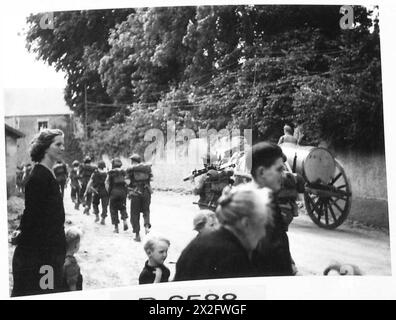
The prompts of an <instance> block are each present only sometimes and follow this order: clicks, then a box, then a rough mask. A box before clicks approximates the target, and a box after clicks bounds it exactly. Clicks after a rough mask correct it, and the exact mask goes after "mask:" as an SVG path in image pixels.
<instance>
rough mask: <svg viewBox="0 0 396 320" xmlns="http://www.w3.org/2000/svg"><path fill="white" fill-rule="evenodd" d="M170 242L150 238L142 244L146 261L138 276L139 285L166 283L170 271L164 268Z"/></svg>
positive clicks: (161, 238) (159, 238)
mask: <svg viewBox="0 0 396 320" xmlns="http://www.w3.org/2000/svg"><path fill="white" fill-rule="evenodd" d="M169 246H170V241H169V240H168V239H166V238H163V237H150V238H149V239H148V240H147V241H146V243H145V244H144V247H143V248H144V251H146V254H147V257H148V260H147V261H146V263H145V265H144V268H143V270H142V272H141V273H140V276H139V284H147V283H158V282H168V280H169V276H170V271H169V269H168V268H167V267H165V266H164V261H165V259H166V257H167V256H168V249H169Z"/></svg>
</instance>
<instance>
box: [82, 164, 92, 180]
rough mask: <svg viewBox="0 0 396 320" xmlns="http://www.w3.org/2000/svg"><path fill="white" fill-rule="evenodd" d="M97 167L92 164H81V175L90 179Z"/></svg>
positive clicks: (85, 178)
mask: <svg viewBox="0 0 396 320" xmlns="http://www.w3.org/2000/svg"><path fill="white" fill-rule="evenodd" d="M95 169H96V167H95V166H93V165H91V164H83V165H82V166H81V172H80V174H81V177H82V178H83V180H86V181H87V180H89V178H90V177H91V175H92V173H93V172H94V171H95Z"/></svg>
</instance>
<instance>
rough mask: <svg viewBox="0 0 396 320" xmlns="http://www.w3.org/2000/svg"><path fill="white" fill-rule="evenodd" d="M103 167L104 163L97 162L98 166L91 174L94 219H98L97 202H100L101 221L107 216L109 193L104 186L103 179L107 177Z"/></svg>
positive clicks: (104, 166)
mask: <svg viewBox="0 0 396 320" xmlns="http://www.w3.org/2000/svg"><path fill="white" fill-rule="evenodd" d="M105 168H106V165H105V163H104V162H103V163H102V162H99V163H98V168H97V169H95V171H94V173H93V174H92V176H91V183H92V184H91V190H92V191H93V197H92V206H93V211H94V214H95V215H96V221H98V220H99V202H102V214H101V218H102V221H104V219H105V218H106V217H107V206H108V204H109V195H108V193H107V190H106V187H105V181H106V178H107V172H106V170H105ZM101 169H103V170H101Z"/></svg>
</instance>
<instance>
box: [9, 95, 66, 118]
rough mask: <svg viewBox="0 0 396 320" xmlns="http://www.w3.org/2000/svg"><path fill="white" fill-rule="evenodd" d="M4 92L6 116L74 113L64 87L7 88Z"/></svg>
mask: <svg viewBox="0 0 396 320" xmlns="http://www.w3.org/2000/svg"><path fill="white" fill-rule="evenodd" d="M3 92H4V95H3V99H4V115H5V116H6V117H7V116H31V115H60V114H72V113H73V112H72V111H71V110H70V109H69V107H68V106H67V105H66V102H65V100H64V98H63V95H64V94H63V89H62V88H5V89H4V91H3Z"/></svg>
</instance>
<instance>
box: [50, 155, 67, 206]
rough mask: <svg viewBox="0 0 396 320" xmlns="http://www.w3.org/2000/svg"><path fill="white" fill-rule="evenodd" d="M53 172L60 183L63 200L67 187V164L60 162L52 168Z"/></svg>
mask: <svg viewBox="0 0 396 320" xmlns="http://www.w3.org/2000/svg"><path fill="white" fill-rule="evenodd" d="M52 171H54V174H55V177H56V181H58V184H59V188H60V191H61V195H62V198H63V195H64V192H65V185H66V180H67V175H68V173H67V167H66V163H64V162H58V163H56V164H55V165H54V166H53V167H52Z"/></svg>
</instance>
